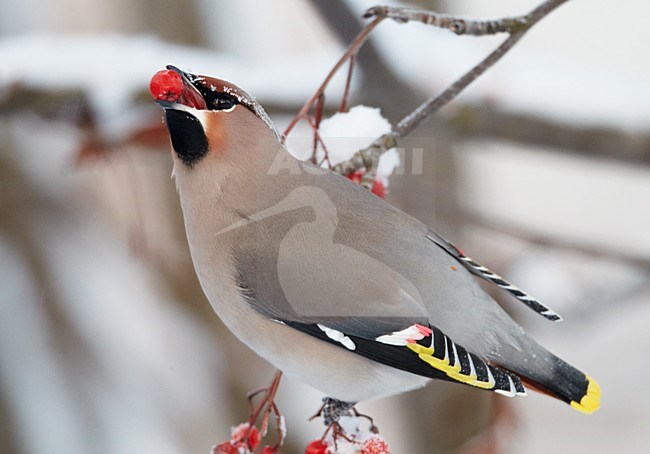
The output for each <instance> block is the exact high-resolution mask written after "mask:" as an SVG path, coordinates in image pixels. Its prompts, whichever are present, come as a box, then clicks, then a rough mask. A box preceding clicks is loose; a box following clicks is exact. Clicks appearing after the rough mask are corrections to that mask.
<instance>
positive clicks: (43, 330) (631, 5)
mask: <svg viewBox="0 0 650 454" xmlns="http://www.w3.org/2000/svg"><path fill="white" fill-rule="evenodd" d="M315 3H316V2H309V1H291V0H278V1H275V2H259V1H254V0H246V1H238V2H225V1H221V0H219V1H217V0H192V1H182V2H181V1H178V0H137V1H132V0H102V1H99V0H50V1H44V0H28V1H22V2H16V1H12V0H0V61H1V62H2V64H1V65H0V116H1V122H0V138H1V140H0V182H1V184H2V186H1V190H0V451H1V452H12V453H14V452H15V453H37V454H38V453H46V452H47V453H51V452H57V453H58V452H65V453H73V454H74V453H87V452H93V453H125V452H152V453H153V452H155V453H181V452H202V453H205V452H208V451H209V448H210V446H212V445H213V444H215V443H217V442H220V441H224V440H226V439H228V437H229V428H230V426H231V425H234V424H236V423H238V422H240V421H242V420H244V419H245V418H246V415H247V408H246V403H245V393H246V391H248V390H250V389H253V388H256V387H258V386H260V385H263V384H265V383H267V382H268V381H269V380H270V379H271V377H272V374H273V369H272V368H271V367H270V366H269V365H268V364H267V363H266V362H264V361H263V360H261V359H259V358H257V357H256V356H255V355H254V353H252V352H250V351H249V350H247V349H246V348H245V347H243V346H242V345H240V344H239V342H238V341H237V340H236V339H235V338H234V337H233V336H232V335H231V334H230V333H229V332H228V331H227V330H225V329H224V328H223V326H222V325H221V323H220V321H219V320H218V318H217V317H216V315H214V314H213V313H212V311H211V309H210V308H209V306H208V304H207V302H206V301H205V299H204V297H203V296H202V293H201V291H200V289H199V287H198V283H197V282H196V279H195V277H194V274H193V270H192V267H191V264H190V261H189V256H188V254H187V246H186V244H185V239H184V232H183V229H182V218H181V215H180V210H179V206H178V200H177V196H176V194H175V189H174V186H173V182H172V181H171V179H170V172H171V160H170V159H169V155H168V153H169V146H168V143H167V141H168V139H167V137H166V135H165V131H164V128H163V125H162V124H161V113H160V112H159V111H158V109H157V108H156V107H155V106H154V105H152V102H151V101H150V98H149V97H148V95H147V93H146V90H147V86H148V82H149V79H150V77H151V75H152V74H153V73H154V72H156V71H157V70H159V69H161V68H163V67H164V66H165V65H166V64H175V65H177V66H181V67H183V68H186V69H189V70H191V71H194V72H198V73H205V74H211V75H215V76H217V77H221V78H224V79H228V80H231V81H233V82H235V83H237V84H238V85H240V86H242V87H243V88H245V89H246V90H247V91H249V92H250V93H252V94H253V95H255V96H256V97H257V98H258V100H259V101H260V102H261V103H262V104H263V105H265V106H266V107H267V108H268V110H269V113H270V114H271V116H272V117H273V119H274V120H275V121H276V124H277V125H278V126H279V127H280V129H282V127H283V126H284V125H286V124H287V123H288V121H289V120H290V118H291V115H292V114H293V113H295V112H296V111H297V110H298V109H299V107H300V106H301V104H302V103H303V102H304V101H305V100H306V99H308V97H309V96H310V95H311V94H312V93H313V91H314V89H315V88H316V87H317V86H318V85H319V83H320V82H321V80H322V78H323V77H324V75H325V74H326V72H327V71H328V70H329V68H330V67H331V65H332V64H333V63H334V62H335V61H336V59H337V58H338V56H339V55H340V53H341V50H342V49H343V45H344V43H345V42H347V41H349V39H344V40H341V36H347V35H346V33H347V32H349V30H355V27H358V25H356V23H355V22H354V20H353V18H354V17H359V16H360V14H361V12H362V11H363V10H364V9H365V8H367V7H369V6H372V5H373V4H375V2H369V1H366V0H363V1H352V0H349V1H348V2H340V3H339V2H327V3H337V4H338V5H337V6H331V4H330V6H329V7H326V6H323V5H324V3H323V2H321V4H320V5H317V7H315V6H314V4H315ZM414 4H415V3H414ZM417 4H418V5H420V6H424V7H431V8H436V9H437V10H439V11H444V12H449V13H453V14H465V15H470V16H478V17H484V18H492V17H501V16H507V15H517V14H521V13H524V12H527V11H528V10H530V9H531V8H532V7H534V6H535V5H536V4H537V1H535V0H525V1H524V0H517V1H515V0H502V1H500V2H484V1H483V2H481V1H478V0H462V1H459V0H457V1H453V2H451V1H447V2H444V1H441V2H434V1H421V2H419V3H417ZM328 8H329V9H330V10H331V11H329V14H330V15H332V14H333V15H335V17H338V20H336V21H332V20H329V19H327V17H328V12H327V11H323V10H324V9H328ZM348 8H349V9H348ZM346 11H347V15H345V14H343V13H344V12H346ZM648 20H650V3H648V2H644V1H641V0H629V1H627V2H618V3H616V2H608V1H604V0H591V1H587V0H571V1H570V2H569V3H568V4H566V5H564V6H562V7H561V8H559V9H558V10H557V11H556V12H554V13H553V14H552V15H551V16H549V17H547V18H546V19H545V20H544V21H543V22H542V23H540V24H539V25H538V26H536V27H535V28H534V29H533V30H532V31H531V32H530V33H529V34H528V35H527V36H526V37H525V38H524V39H523V41H522V42H521V43H520V44H519V45H518V46H517V47H516V48H515V49H514V50H513V51H512V52H511V53H510V54H509V55H508V56H507V57H506V58H504V59H503V60H502V61H501V62H500V63H499V64H498V65H497V67H495V68H493V69H492V70H491V71H490V72H489V73H488V74H486V75H485V76H484V77H482V78H481V79H479V80H478V81H477V82H476V83H475V84H473V85H472V86H471V87H470V88H469V89H468V90H467V91H466V92H465V93H463V95H462V96H461V97H460V98H459V99H458V100H456V101H454V103H453V104H452V105H451V106H449V107H447V108H445V109H443V110H442V111H441V112H440V113H439V114H438V115H436V117H435V118H432V119H431V121H430V122H428V123H427V125H424V126H423V127H421V128H420V129H418V130H417V131H415V132H414V134H413V137H411V138H409V140H407V141H405V142H404V143H403V144H402V145H403V147H404V151H403V153H404V154H403V161H404V168H403V169H401V170H400V171H398V173H401V174H399V175H396V176H394V177H393V178H391V186H390V189H391V192H390V194H389V196H388V200H389V201H390V202H392V203H395V204H396V205H398V206H400V207H401V208H402V209H404V210H406V211H407V212H409V213H410V214H412V215H414V216H416V217H418V218H420V219H421V220H423V221H425V222H427V223H428V224H429V225H431V226H432V227H434V228H435V229H436V230H438V231H440V232H441V233H442V234H444V235H445V236H447V237H448V238H449V239H451V240H452V241H454V242H455V243H456V244H459V245H461V246H462V247H463V249H464V250H465V251H467V252H468V253H469V254H470V255H471V256H472V257H474V258H476V259H477V260H478V261H480V262H482V263H485V264H486V265H488V266H490V267H491V268H494V269H495V270H496V271H498V272H500V274H502V275H504V276H505V277H507V278H509V279H510V280H512V281H513V282H515V283H516V284H517V285H519V286H521V287H522V288H524V289H526V290H528V291H530V293H531V294H533V295H535V296H537V297H538V298H540V299H541V300H542V301H544V302H545V303H547V304H549V305H550V306H551V307H553V308H554V309H556V310H557V311H558V312H560V313H561V314H562V315H563V316H564V318H565V321H564V322H563V323H561V324H551V323H548V322H546V321H544V320H543V319H541V318H539V317H535V316H534V314H531V313H529V311H527V310H526V309H524V308H522V307H520V306H518V305H516V304H513V303H512V301H510V300H509V299H508V298H507V297H506V296H504V295H502V294H499V293H496V294H494V296H495V298H497V299H498V300H499V301H500V302H502V303H503V304H504V305H505V306H506V307H507V308H508V310H509V311H510V313H511V314H512V315H513V317H515V318H516V319H518V320H519V321H520V322H521V323H522V324H523V325H524V326H525V328H526V329H527V330H528V331H529V332H531V333H533V334H534V335H535V336H536V337H537V338H538V339H539V341H540V342H541V343H542V344H545V345H546V346H547V347H549V348H550V349H551V350H553V351H554V352H556V353H557V354H558V355H559V356H561V357H563V358H564V359H566V360H568V361H569V362H571V363H573V364H574V365H576V366H577V367H579V368H581V369H583V370H585V371H587V372H588V373H589V374H590V375H591V376H593V377H594V378H596V379H597V380H598V381H599V383H600V385H601V386H602V388H603V407H602V409H601V410H600V411H599V412H598V413H596V414H594V415H592V416H584V415H581V414H578V413H577V412H574V411H572V410H571V409H570V408H568V407H567V406H566V405H563V404H561V403H558V402H556V401H553V400H552V399H549V398H546V397H544V396H540V395H536V394H531V395H529V397H528V398H526V399H518V400H513V401H510V400H508V401H506V400H505V398H503V397H500V396H491V395H489V394H487V393H482V392H480V391H477V390H473V389H465V388H464V387H460V386H454V385H449V384H432V385H430V386H429V387H427V388H426V389H424V390H422V391H418V392H414V393H410V394H407V395H403V396H396V397H392V398H389V399H384V400H381V401H377V402H369V403H364V404H362V405H361V406H360V409H361V410H362V411H364V412H366V413H369V414H371V415H372V416H374V417H375V421H376V423H377V425H378V426H379V427H380V429H381V433H382V435H384V436H385V437H386V438H387V439H388V440H389V441H390V443H391V446H392V448H393V451H394V452H396V453H420V452H422V453H425V452H442V453H445V452H464V453H469V452H472V453H474V452H486V453H487V452H528V453H543V452H544V453H545V452H549V451H557V452H572V453H583V452H584V453H587V452H590V453H594V452H612V451H614V450H618V451H619V452H642V451H645V450H650V433H649V432H648V427H649V425H650V410H649V408H650V392H648V391H647V390H646V389H645V384H644V382H645V377H647V376H649V375H650V363H649V362H648V361H646V359H645V358H646V356H647V351H648V350H649V349H650V330H649V329H648V324H649V323H650V305H649V304H648V302H649V301H650V60H649V59H648V58H646V55H647V54H648V52H649V51H650V49H649V45H648V43H650V29H649V28H648V27H647V24H648ZM374 37H375V39H374V40H372V42H371V46H372V50H374V51H375V52H374V54H373V55H366V57H363V56H362V59H361V61H360V63H361V67H360V72H359V73H358V74H357V76H358V77H357V78H356V79H355V85H354V93H353V98H352V104H353V105H354V104H359V103H363V104H365V105H370V106H377V107H380V108H381V109H382V113H383V115H384V116H385V117H387V118H388V119H389V120H390V121H391V122H393V123H395V122H396V121H397V120H399V119H400V118H401V116H402V115H404V114H405V113H407V112H408V111H409V110H410V109H412V108H413V107H414V106H415V105H416V103H417V102H419V101H421V100H423V99H424V98H425V97H427V96H429V95H430V94H432V93H434V92H436V91H437V90H440V89H442V88H444V87H445V86H446V85H447V84H449V83H450V82H452V81H453V80H454V79H455V77H458V75H460V73H462V71H463V70H465V69H467V68H469V67H470V66H471V65H472V64H473V63H474V62H476V61H477V60H478V59H480V58H482V56H483V55H485V53H486V52H488V51H489V50H490V48H491V47H493V46H494V45H495V43H497V42H498V41H499V39H502V38H493V37H492V38H470V37H456V36H454V35H451V34H449V33H446V32H443V31H440V30H434V29H430V28H427V27H425V26H423V25H420V24H411V25H399V24H395V23H393V22H390V21H387V22H385V23H384V24H382V25H381V26H380V27H379V29H378V30H377V33H376V34H375V35H374ZM367 50H368V49H367ZM363 58H365V60H364V59H363ZM342 82H343V80H341V78H338V79H337V80H335V83H334V84H333V86H332V87H331V95H330V96H329V97H328V100H330V101H332V102H333V101H334V100H335V99H336V98H337V95H338V94H340V89H341V86H342ZM330 106H333V104H330ZM301 134H302V135H303V136H304V135H305V134H306V130H305V129H304V128H303V129H301V130H298V131H296V136H294V137H292V140H296V141H298V142H299V141H300V138H299V136H300V135H301ZM296 143H297V142H296ZM418 149H422V150H423V163H422V164H423V165H422V166H421V170H422V171H421V172H420V171H419V170H417V169H416V170H417V171H416V172H413V171H412V170H413V169H414V165H413V163H414V156H415V154H414V153H415V150H418ZM320 397H321V396H320V395H319V393H318V392H316V391H314V390H312V389H310V388H308V387H307V386H304V385H300V384H296V383H290V382H288V381H285V382H284V384H283V385H282V386H281V390H280V394H279V400H278V403H279V405H280V408H281V409H282V410H283V412H284V413H285V414H286V417H287V425H288V428H289V442H288V445H287V449H286V452H302V451H303V450H304V446H305V445H306V444H307V443H308V441H309V440H311V439H313V438H315V437H317V436H319V434H320V433H321V431H322V429H321V427H320V425H319V423H318V422H311V423H309V422H307V418H308V416H310V415H311V414H313V413H314V412H315V410H316V409H317V408H318V406H319V402H320Z"/></svg>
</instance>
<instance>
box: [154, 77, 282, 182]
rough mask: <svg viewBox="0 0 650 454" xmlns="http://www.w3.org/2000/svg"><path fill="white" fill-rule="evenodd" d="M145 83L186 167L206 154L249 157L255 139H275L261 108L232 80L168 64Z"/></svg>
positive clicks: (261, 140)
mask: <svg viewBox="0 0 650 454" xmlns="http://www.w3.org/2000/svg"><path fill="white" fill-rule="evenodd" d="M149 88H150V90H151V94H152V95H153V97H154V99H155V100H156V102H157V103H158V104H159V105H160V106H161V107H162V108H163V109H164V110H165V119H166V123H167V128H168V129H169V135H170V136H171V142H172V147H173V149H174V152H175V153H174V154H175V157H176V160H177V161H179V162H180V163H182V164H183V167H185V168H186V169H187V170H190V169H192V168H194V167H196V166H198V165H199V164H200V163H201V162H202V161H203V160H205V159H206V158H208V157H210V156H214V157H218V158H220V159H221V160H222V161H223V160H233V159H235V160H243V161H247V160H250V159H251V156H250V153H252V152H253V151H254V150H255V149H257V148H259V147H258V146H257V145H258V144H259V143H261V142H266V141H268V140H269V139H270V138H271V139H272V140H275V141H276V142H277V138H278V135H277V132H276V131H275V129H274V128H273V125H272V124H271V120H270V119H269V117H268V116H267V115H266V113H265V112H264V109H263V108H262V107H261V106H260V105H259V104H258V103H257V102H256V101H255V100H254V99H253V98H252V97H251V96H250V95H248V93H246V92H245V91H243V90H242V89H241V88H239V87H237V86H235V85H234V84H231V83H230V82H227V81H225V80H221V79H216V78H213V77H208V76H201V75H195V74H190V73H188V72H185V71H182V70H180V69H178V68H176V67H174V66H171V65H169V66H167V69H166V70H163V71H159V72H157V73H156V74H155V75H154V76H153V78H152V79H151V83H150V87H149ZM233 153H237V156H230V154H233Z"/></svg>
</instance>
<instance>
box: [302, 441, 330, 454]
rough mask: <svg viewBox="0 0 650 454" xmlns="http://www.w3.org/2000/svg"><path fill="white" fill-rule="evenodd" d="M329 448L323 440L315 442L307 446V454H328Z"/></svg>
mask: <svg viewBox="0 0 650 454" xmlns="http://www.w3.org/2000/svg"><path fill="white" fill-rule="evenodd" d="M329 452H330V451H329V446H328V445H327V444H326V443H324V442H323V441H322V440H314V441H312V442H311V443H309V444H308V445H307V448H306V449H305V454H328V453H329Z"/></svg>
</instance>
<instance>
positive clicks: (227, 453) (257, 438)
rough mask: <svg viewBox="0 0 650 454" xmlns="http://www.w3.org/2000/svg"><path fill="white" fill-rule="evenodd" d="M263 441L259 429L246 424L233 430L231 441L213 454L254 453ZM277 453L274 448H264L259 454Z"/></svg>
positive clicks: (217, 448) (216, 448) (215, 449)
mask: <svg viewBox="0 0 650 454" xmlns="http://www.w3.org/2000/svg"><path fill="white" fill-rule="evenodd" d="M261 441H262V435H261V434H260V431H259V430H258V429H257V427H255V426H252V427H251V426H250V425H249V424H248V423H247V422H245V423H242V424H240V425H238V426H237V427H235V428H234V429H233V430H232V437H231V438H230V441H225V442H223V443H220V444H218V445H216V446H215V447H214V448H212V454H239V453H241V452H246V453H253V452H255V450H256V449H257V448H258V447H259V445H260V442H261ZM276 452H277V451H276V449H275V448H273V447H272V446H263V447H262V449H260V452H259V454H275V453H276Z"/></svg>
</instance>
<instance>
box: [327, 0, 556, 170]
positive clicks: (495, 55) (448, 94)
mask: <svg viewBox="0 0 650 454" xmlns="http://www.w3.org/2000/svg"><path fill="white" fill-rule="evenodd" d="M567 1H568V0H548V1H546V2H544V3H542V4H541V5H540V6H538V7H537V8H535V9H534V10H533V11H531V12H530V13H528V14H526V15H525V16H521V17H518V18H514V19H513V18H508V19H502V20H500V21H499V20H497V21H469V22H467V21H466V22H465V23H466V24H469V29H474V28H481V27H482V26H483V25H485V24H487V23H488V22H490V23H502V24H503V25H500V26H499V27H500V28H501V29H503V30H497V32H498V31H512V33H511V35H510V36H509V37H508V38H507V39H506V40H505V41H504V42H503V43H501V45H500V46H499V47H497V48H496V49H495V50H494V51H492V53H490V54H489V55H488V56H487V57H486V58H485V59H483V61H481V62H480V63H478V64H477V65H476V66H474V67H473V68H472V69H470V70H469V71H468V72H467V73H465V74H464V75H463V76H461V77H460V78H459V79H458V80H456V82H454V83H453V84H452V85H450V86H449V87H448V88H447V89H446V90H444V91H443V92H442V93H440V94H439V95H436V96H432V97H431V98H429V99H428V100H426V101H425V102H424V103H423V104H421V105H420V106H419V107H418V108H417V109H415V110H414V111H413V112H411V113H410V114H409V115H407V116H406V117H404V118H403V119H402V120H401V121H400V122H399V123H398V124H397V126H395V128H393V131H392V132H391V133H390V134H386V135H384V136H382V137H380V138H379V139H377V140H376V141H375V142H374V143H372V144H371V145H370V146H369V147H367V148H366V149H364V150H361V151H359V152H357V153H356V154H355V156H353V157H352V159H350V160H349V161H346V162H343V163H341V164H339V165H337V166H335V167H334V171H336V172H339V173H342V174H343V175H348V174H350V173H352V172H355V171H357V170H360V169H362V168H365V169H366V173H368V174H370V175H369V176H372V174H373V173H374V172H375V171H376V164H377V162H378V161H379V157H380V156H381V155H382V154H383V153H385V152H386V151H387V150H389V149H390V148H392V147H394V146H395V144H396V143H397V139H399V138H401V137H404V136H406V135H408V134H410V133H411V132H412V131H413V130H414V129H415V128H416V127H417V126H419V125H420V124H421V123H422V122H423V121H424V120H425V119H426V118H428V117H429V116H430V115H431V114H433V113H434V112H437V111H438V110H440V108H442V107H443V106H445V105H447V104H448V103H449V102H450V101H451V100H452V99H454V98H455V97H456V96H458V94H459V93H460V92H461V91H462V90H464V89H465V88H466V87H467V86H468V85H469V84H470V83H472V82H473V81H474V80H476V79H477V78H478V77H479V76H481V75H482V74H483V73H484V72H485V71H487V70H488V69H489V68H491V67H492V66H493V65H494V64H495V63H496V62H497V61H499V60H500V59H501V58H502V57H503V56H504V55H505V54H506V53H507V52H508V51H509V50H510V49H512V47H513V46H514V45H515V44H517V42H518V41H519V40H520V39H521V38H522V37H523V35H524V34H525V33H526V32H527V31H528V30H529V29H530V28H531V27H532V26H533V25H535V24H536V23H537V22H539V21H540V20H541V19H542V18H544V17H545V16H546V15H547V14H549V13H550V12H551V11H553V10H554V9H555V8H557V7H558V6H560V5H561V4H563V3H566V2H567ZM380 8H381V11H380V10H377V8H371V10H369V12H371V14H370V17H373V16H376V14H374V11H378V12H383V11H390V12H391V14H393V16H391V17H392V18H393V19H395V16H396V14H397V12H398V11H399V10H401V9H400V8H388V9H386V8H387V7H386V8H384V7H380ZM411 11H412V10H407V11H406V19H404V21H408V20H410V19H409V14H410V12H411ZM366 14H368V12H367V13H366ZM418 14H421V12H420V13H418ZM431 14H432V15H434V16H435V15H437V13H431ZM438 16H440V15H438ZM378 17H388V16H385V15H383V16H382V15H380V16H378ZM375 20H377V19H375ZM445 23H447V22H445ZM472 24H473V25H472ZM481 24H483V25H481ZM505 24H509V27H510V29H508V30H506V28H507V27H506V25H505ZM432 25H436V23H435V21H434V22H432ZM447 25H449V24H447ZM499 27H497V28H499ZM495 33H496V32H495Z"/></svg>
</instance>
